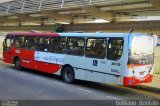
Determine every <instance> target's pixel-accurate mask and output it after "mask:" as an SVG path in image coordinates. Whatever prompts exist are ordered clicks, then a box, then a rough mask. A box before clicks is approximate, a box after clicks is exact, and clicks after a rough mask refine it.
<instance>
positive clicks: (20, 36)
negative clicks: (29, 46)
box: [14, 35, 26, 49]
mask: <svg viewBox="0 0 160 106" xmlns="http://www.w3.org/2000/svg"><path fill="white" fill-rule="evenodd" d="M16 37H24V41H23V43H24V46H23V47H22V48H20V47H16ZM25 37H26V36H25V35H18V36H14V47H15V48H17V49H25Z"/></svg>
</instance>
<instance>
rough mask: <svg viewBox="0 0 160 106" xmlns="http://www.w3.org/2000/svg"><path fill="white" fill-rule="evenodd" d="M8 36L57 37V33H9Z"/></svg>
mask: <svg viewBox="0 0 160 106" xmlns="http://www.w3.org/2000/svg"><path fill="white" fill-rule="evenodd" d="M8 35H15V36H19V35H25V36H59V35H58V34H57V33H51V32H50V33H42V32H9V33H8Z"/></svg>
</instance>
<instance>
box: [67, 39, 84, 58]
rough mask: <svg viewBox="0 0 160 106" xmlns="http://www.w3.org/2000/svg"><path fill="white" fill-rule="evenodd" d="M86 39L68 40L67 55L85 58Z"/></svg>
mask: <svg viewBox="0 0 160 106" xmlns="http://www.w3.org/2000/svg"><path fill="white" fill-rule="evenodd" d="M84 41H85V38H77V37H73V38H67V46H66V47H67V54H69V55H78V56H83V54H84Z"/></svg>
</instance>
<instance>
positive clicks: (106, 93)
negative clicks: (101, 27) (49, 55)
mask: <svg viewBox="0 0 160 106" xmlns="http://www.w3.org/2000/svg"><path fill="white" fill-rule="evenodd" d="M0 100H105V101H103V102H101V103H103V104H106V103H109V102H106V100H114V101H115V100H157V99H155V97H152V96H148V95H144V94H141V93H137V92H134V91H130V90H126V89H124V88H122V87H119V86H112V85H107V84H100V83H93V82H88V81H79V80H77V81H76V82H75V83H74V84H67V83H65V82H63V80H62V79H61V77H59V76H56V75H52V74H46V73H41V72H38V71H35V70H30V69H24V70H16V69H14V66H13V65H9V64H5V63H3V62H1V61H0ZM87 103H88V102H87ZM96 103H97V102H96ZM93 104H95V103H93ZM87 105H88V104H87Z"/></svg>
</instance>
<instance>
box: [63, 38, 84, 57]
mask: <svg viewBox="0 0 160 106" xmlns="http://www.w3.org/2000/svg"><path fill="white" fill-rule="evenodd" d="M69 39H81V40H83V41H84V44H83V54H82V55H77V54H73V53H71V54H70V53H69V52H68V51H69V50H68V47H69V46H68V41H69ZM85 40H86V39H85V37H79V36H69V37H67V38H66V54H67V55H73V56H82V57H83V56H84V55H85ZM76 41H77V40H76ZM78 47H79V46H78Z"/></svg>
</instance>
